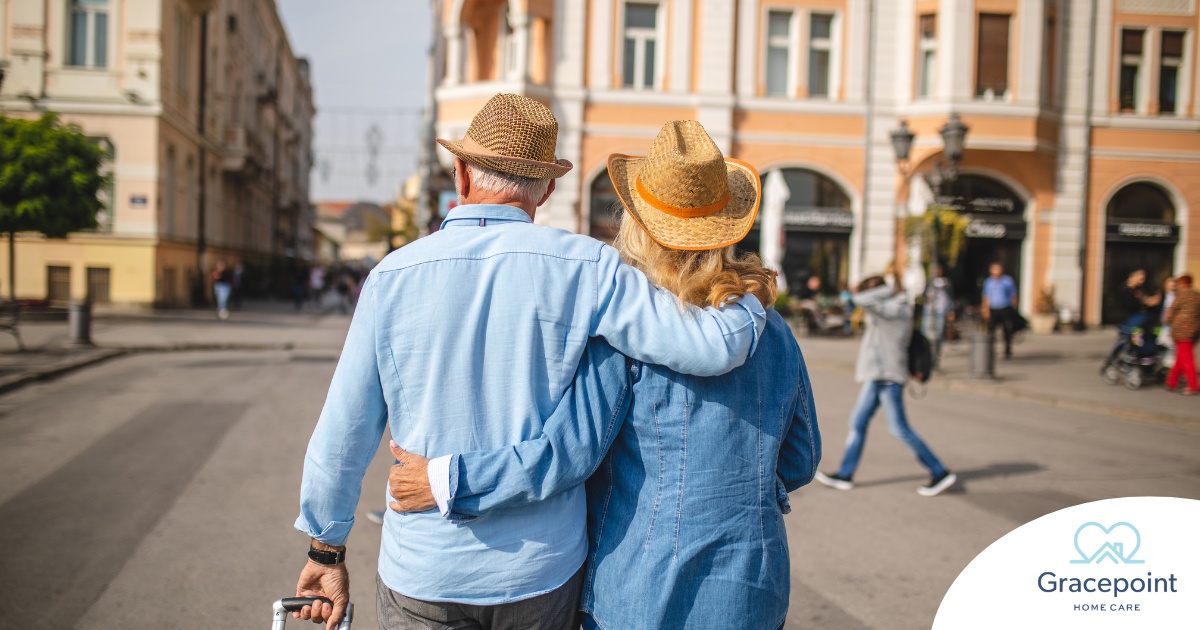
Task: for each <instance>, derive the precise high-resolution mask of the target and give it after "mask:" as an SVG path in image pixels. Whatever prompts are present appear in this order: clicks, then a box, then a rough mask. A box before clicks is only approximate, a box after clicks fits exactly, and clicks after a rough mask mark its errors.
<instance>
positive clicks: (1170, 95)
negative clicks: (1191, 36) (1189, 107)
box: [1158, 31, 1183, 114]
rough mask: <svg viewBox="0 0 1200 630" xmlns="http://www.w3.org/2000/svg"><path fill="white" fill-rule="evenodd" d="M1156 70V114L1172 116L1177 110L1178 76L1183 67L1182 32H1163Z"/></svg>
mask: <svg viewBox="0 0 1200 630" xmlns="http://www.w3.org/2000/svg"><path fill="white" fill-rule="evenodd" d="M1160 50H1161V54H1160V57H1159V59H1160V64H1161V65H1160V66H1159V68H1158V113H1160V114H1174V113H1175V112H1176V111H1178V108H1179V75H1180V66H1182V65H1183V32H1182V31H1163V32H1162V46H1161V47H1160Z"/></svg>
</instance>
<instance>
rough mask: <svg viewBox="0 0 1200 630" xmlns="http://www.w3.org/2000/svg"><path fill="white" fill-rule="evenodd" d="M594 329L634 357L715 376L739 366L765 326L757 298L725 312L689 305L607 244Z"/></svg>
mask: <svg viewBox="0 0 1200 630" xmlns="http://www.w3.org/2000/svg"><path fill="white" fill-rule="evenodd" d="M597 271H598V275H597V288H596V313H595V314H594V316H593V319H592V328H591V331H590V334H591V336H593V337H597V336H598V337H604V338H605V339H606V340H607V341H608V342H609V343H610V344H612V346H613V347H614V348H616V349H617V350H619V351H620V352H622V353H624V354H625V355H627V356H629V357H632V358H634V359H637V360H640V361H645V362H646V363H653V364H657V365H663V366H665V367H667V368H670V369H672V370H674V371H676V372H680V373H682V374H691V375H694V376H717V375H719V374H725V373H726V372H729V371H730V370H732V369H734V368H736V367H740V366H741V365H742V364H743V363H745V362H746V359H748V358H749V357H750V356H751V355H752V354H754V350H755V347H756V345H757V343H758V338H759V336H760V335H761V334H762V331H763V328H764V327H765V326H766V321H767V318H766V310H765V309H764V308H763V305H762V304H761V303H759V301H758V298H756V297H754V296H753V295H749V294H747V295H744V296H742V298H741V299H740V300H739V301H737V302H735V303H733V304H730V305H726V306H723V307H721V308H719V309H718V308H713V307H708V308H704V309H701V308H698V307H694V306H686V305H684V304H682V303H681V302H680V301H679V298H678V297H676V296H675V295H674V294H672V293H670V292H667V291H664V290H661V289H659V288H658V287H656V286H654V285H653V284H652V283H651V282H650V280H649V279H648V278H646V276H645V274H643V273H642V272H640V271H638V270H637V269H635V268H633V267H632V266H630V265H627V264H625V263H623V262H621V258H620V254H618V253H617V250H615V249H613V248H611V247H608V246H605V247H604V248H603V249H602V250H601V252H600V258H599V261H598V270H597Z"/></svg>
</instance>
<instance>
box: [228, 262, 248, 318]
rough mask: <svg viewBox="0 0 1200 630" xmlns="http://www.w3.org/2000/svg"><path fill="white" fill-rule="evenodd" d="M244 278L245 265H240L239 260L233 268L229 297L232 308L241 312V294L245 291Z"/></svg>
mask: <svg viewBox="0 0 1200 630" xmlns="http://www.w3.org/2000/svg"><path fill="white" fill-rule="evenodd" d="M245 276H246V267H245V265H243V264H242V261H240V260H239V261H238V263H237V264H236V265H234V266H233V275H232V278H233V295H232V296H231V303H232V304H233V308H235V309H237V310H239V311H240V310H242V297H243V292H244V290H245V289H244V283H245Z"/></svg>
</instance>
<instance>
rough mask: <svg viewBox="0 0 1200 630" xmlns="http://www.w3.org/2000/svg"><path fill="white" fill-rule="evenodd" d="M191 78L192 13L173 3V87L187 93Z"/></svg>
mask: <svg viewBox="0 0 1200 630" xmlns="http://www.w3.org/2000/svg"><path fill="white" fill-rule="evenodd" d="M191 80H192V15H191V13H189V12H188V10H187V9H185V8H184V7H182V6H180V5H175V87H176V88H178V89H179V91H180V92H183V93H185V94H186V93H187V92H188V91H189V88H190V87H191Z"/></svg>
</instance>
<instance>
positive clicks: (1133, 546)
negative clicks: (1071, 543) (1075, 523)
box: [1071, 521, 1145, 564]
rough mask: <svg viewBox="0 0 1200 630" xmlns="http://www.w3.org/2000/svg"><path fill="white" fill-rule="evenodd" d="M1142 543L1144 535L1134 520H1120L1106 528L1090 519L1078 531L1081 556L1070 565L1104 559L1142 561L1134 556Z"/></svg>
mask: <svg viewBox="0 0 1200 630" xmlns="http://www.w3.org/2000/svg"><path fill="white" fill-rule="evenodd" d="M1141 546H1142V534H1141V533H1140V532H1138V530H1137V528H1136V527H1134V526H1133V525H1132V524H1131V523H1127V522H1125V521H1121V522H1119V523H1114V524H1112V525H1110V526H1108V527H1105V526H1103V525H1101V524H1100V523H1097V522H1095V521H1089V522H1087V523H1084V524H1083V525H1080V526H1079V529H1077V530H1075V551H1076V552H1078V553H1079V558H1077V559H1074V560H1071V564H1100V563H1101V562H1103V561H1104V560H1109V561H1111V562H1112V563H1113V564H1143V563H1145V560H1139V559H1135V558H1134V556H1135V555H1137V552H1138V549H1140V548H1141ZM1085 550H1091V551H1090V553H1089V552H1088V551H1085Z"/></svg>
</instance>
